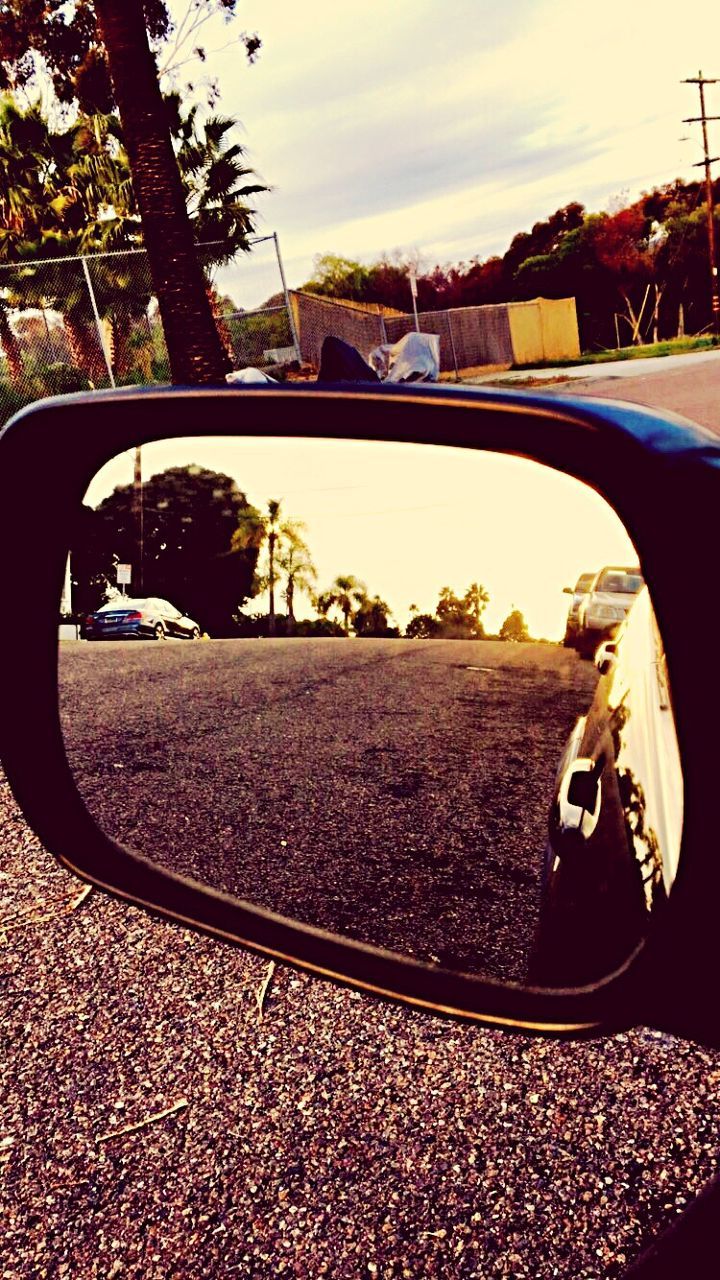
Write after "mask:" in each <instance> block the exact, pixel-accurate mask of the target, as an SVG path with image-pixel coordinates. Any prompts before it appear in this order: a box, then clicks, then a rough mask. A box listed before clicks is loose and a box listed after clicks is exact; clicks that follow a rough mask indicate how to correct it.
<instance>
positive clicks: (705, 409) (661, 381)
mask: <svg viewBox="0 0 720 1280" xmlns="http://www.w3.org/2000/svg"><path fill="white" fill-rule="evenodd" d="M499 376H500V379H501V381H502V382H503V383H504V384H505V383H507V382H508V381H509V380H511V379H512V380H513V381H517V382H518V384H519V385H522V383H523V381H527V378H528V377H530V378H532V380H533V383H536V384H537V389H538V390H543V389H546V390H547V391H549V392H551V393H552V394H554V395H559V396H562V395H582V396H600V397H601V398H603V399H606V400H631V401H633V402H635V403H636V404H645V405H649V406H650V407H651V408H654V409H669V410H671V411H672V412H673V413H679V414H682V416H683V417H686V418H689V419H690V420H691V421H692V422H697V423H699V424H700V425H701V426H704V427H709V428H710V430H711V431H715V432H720V351H712V352H700V353H698V354H693V353H692V352H690V353H688V354H687V355H682V356H666V357H662V358H660V357H659V358H656V359H649V360H625V361H618V362H617V363H616V364H597V365H577V366H575V367H573V368H572V369H562V368H558V369H543V370H540V369H538V370H534V371H533V372H532V373H531V374H529V375H528V374H523V371H522V370H518V371H517V373H515V374H512V375H509V374H503V375H499ZM560 379H562V381H560ZM546 380H547V387H546V388H544V387H543V382H545V381H546ZM490 382H491V379H490V378H488V379H484V383H485V384H486V385H487V384H489V383H490Z"/></svg>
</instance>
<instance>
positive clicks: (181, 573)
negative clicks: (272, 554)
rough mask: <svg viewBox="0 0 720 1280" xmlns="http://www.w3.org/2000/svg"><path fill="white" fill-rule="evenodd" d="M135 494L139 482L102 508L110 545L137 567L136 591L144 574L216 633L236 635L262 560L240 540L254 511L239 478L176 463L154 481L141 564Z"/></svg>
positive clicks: (146, 505)
mask: <svg viewBox="0 0 720 1280" xmlns="http://www.w3.org/2000/svg"><path fill="white" fill-rule="evenodd" d="M133 498H134V489H133V485H132V484H128V485H123V486H120V487H118V488H117V489H115V490H114V492H113V493H112V494H110V495H109V496H108V497H107V498H105V499H104V500H103V501H102V502H101V503H100V504H99V506H98V507H97V508H96V512H97V517H98V519H99V520H100V521H101V523H102V525H103V527H104V531H105V538H106V546H107V548H108V551H109V552H110V553H111V554H114V555H115V556H116V557H117V559H118V560H119V561H120V562H121V563H123V564H131V565H132V566H133V583H132V587H131V590H132V591H135V592H137V591H138V583H139V580H140V577H141V581H142V592H143V594H144V595H146V596H149V595H152V596H161V597H165V598H167V599H169V600H170V601H171V602H172V603H173V604H175V605H177V606H178V608H180V609H183V610H184V611H185V612H186V613H187V614H189V615H190V617H192V618H195V619H196V620H197V621H198V622H199V623H200V625H201V627H202V628H203V630H205V631H208V632H209V633H210V635H213V636H221V635H229V634H232V633H233V629H234V628H233V621H232V619H233V614H234V613H235V612H237V610H238V609H239V608H240V607H241V605H242V603H243V602H244V601H245V600H246V599H247V598H248V597H249V596H250V595H251V594H252V588H253V576H254V573H255V566H256V563H257V547H256V546H255V545H253V544H252V542H250V541H247V542H246V544H245V545H244V546H242V547H239V546H236V545H234V543H233V534H234V533H235V530H236V529H237V527H238V525H239V524H240V522H242V521H244V520H246V519H247V518H248V515H249V514H251V513H252V511H253V510H254V508H252V507H251V506H250V504H249V503H248V501H247V498H246V497H245V494H244V493H243V492H242V491H241V489H240V488H239V487H238V485H237V483H236V481H235V480H233V479H232V478H231V477H230V476H227V475H223V474H222V473H219V472H216V471H210V470H207V469H206V468H204V467H199V466H187V467H171V468H169V469H168V470H166V471H162V472H160V473H159V474H157V475H154V476H152V477H151V478H150V479H149V480H147V481H146V482H145V483H144V484H143V486H142V511H143V544H142V561H141V564H139V563H138V557H139V549H138V545H137V527H136V518H135V508H134V505H133ZM140 569H141V575H140V573H139V572H138V571H139V570H140Z"/></svg>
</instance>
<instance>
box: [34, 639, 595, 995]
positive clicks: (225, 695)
mask: <svg viewBox="0 0 720 1280" xmlns="http://www.w3.org/2000/svg"><path fill="white" fill-rule="evenodd" d="M596 683H597V672H596V671H595V669H594V667H593V666H592V664H590V663H586V662H581V661H580V660H579V658H578V656H577V654H576V653H575V652H573V651H572V650H568V649H564V648H562V647H561V646H559V645H553V644H503V643H500V642H497V641H496V642H492V641H468V642H458V641H417V640H362V641H351V640H344V639H336V640H333V639H316V640H308V639H301V640H288V639H284V640H283V639H277V640H272V641H270V640H235V641H233V640H227V641H209V642H206V643H203V644H187V643H185V644H183V643H182V642H178V643H177V644H167V643H166V644H164V645H158V644H156V643H153V642H150V641H148V642H141V643H139V644H127V643H122V642H110V643H103V644H88V643H82V642H80V643H78V644H70V645H63V646H62V649H61V661H60V689H61V714H62V721H63V729H64V734H65V741H66V746H67V750H68V757H69V760H70V763H71V766H72V767H73V770H74V773H75V776H76V780H77V782H78V785H79V787H80V791H81V793H82V794H83V797H84V798H85V801H86V803H87V805H88V808H89V809H90V811H91V812H92V813H93V815H94V816H95V817H96V819H97V821H98V822H99V824H100V825H101V826H102V827H103V828H104V829H105V830H107V831H108V832H109V833H110V834H111V835H112V836H113V837H114V838H115V839H118V840H121V841H123V842H125V843H128V844H131V845H133V846H134V847H135V848H138V849H140V851H141V852H143V853H145V854H146V856H148V857H150V858H152V859H154V860H157V861H158V862H160V863H162V865H164V866H169V867H170V868H171V869H172V870H174V871H177V872H181V873H182V874H185V875H191V876H193V877H194V878H195V879H197V880H199V881H201V882H202V883H204V884H210V885H212V886H213V887H214V888H217V889H222V890H225V891H226V892H229V893H233V894H235V895H236V896H239V897H242V898H246V899H249V900H250V901H253V902H256V903H260V904H261V905H263V906H265V907H269V908H270V909H271V910H274V911H277V912H281V913H283V914H286V915H290V916H293V917H295V918H298V919H301V920H303V921H305V922H306V923H309V924H313V925H318V926H321V927H324V928H326V929H329V930H331V931H336V932H340V933H349V934H351V935H352V936H353V937H355V938H358V939H360V940H361V941H363V942H372V943H375V944H376V945H378V946H384V947H389V948H391V949H395V950H398V951H401V952H403V953H405V954H413V955H416V956H419V957H421V958H422V959H425V960H428V961H431V962H442V963H444V964H446V965H449V966H451V967H455V968H460V969H467V970H470V971H472V972H483V973H487V974H492V975H493V976H496V977H504V978H508V979H515V980H518V981H522V980H523V979H524V978H525V976H526V968H527V961H528V958H529V954H530V950H531V947H532V942H533V938H534V935H535V930H536V925H537V919H538V906H539V891H540V873H541V868H542V863H543V857H544V852H545V847H546V839H547V823H548V814H549V809H550V803H551V800H552V795H553V789H554V784H555V775H556V772H557V768H558V764H559V761H560V757H561V754H562V751H563V749H564V746H565V743H566V741H567V738H568V735H569V733H570V731H571V729H572V728H573V726H574V724H575V721H576V720H577V717H578V716H579V715H581V714H583V713H584V712H585V711H587V708H588V706H589V704H590V701H591V699H592V694H593V690H594V687H595V684H596Z"/></svg>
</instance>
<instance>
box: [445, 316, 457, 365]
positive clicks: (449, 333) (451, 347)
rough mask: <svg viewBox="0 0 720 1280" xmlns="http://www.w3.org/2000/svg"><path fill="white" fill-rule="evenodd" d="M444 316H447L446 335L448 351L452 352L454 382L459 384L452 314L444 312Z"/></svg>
mask: <svg viewBox="0 0 720 1280" xmlns="http://www.w3.org/2000/svg"><path fill="white" fill-rule="evenodd" d="M445 315H446V316H447V322H448V335H449V337H450V349H451V351H452V358H453V365H454V367H455V381H456V382H459V381H460V370H459V369H458V362H457V354H456V351H455V338H454V337H453V327H452V312H451V311H446V312H445Z"/></svg>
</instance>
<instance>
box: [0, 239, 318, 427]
mask: <svg viewBox="0 0 720 1280" xmlns="http://www.w3.org/2000/svg"><path fill="white" fill-rule="evenodd" d="M253 244H255V245H260V244H266V245H267V246H268V248H269V249H270V250H271V251H272V252H273V254H276V255H277V262H276V268H275V269H276V271H277V276H276V278H277V281H278V292H277V294H276V295H274V296H273V298H272V305H271V306H266V307H264V308H261V309H257V310H253V311H242V310H239V309H238V307H237V304H236V303H235V302H234V301H233V299H232V298H230V297H228V296H223V294H222V293H221V292H220V291H219V289H218V288H217V287H216V285H215V277H216V265H217V264H218V262H223V263H224V265H226V263H225V256H224V254H223V246H222V245H221V244H215V243H213V244H207V245H200V246H198V256H199V259H200V263H201V265H202V267H203V270H204V273H205V277H206V280H207V292H208V298H209V300H210V304H211V306H212V309H213V313H214V315H215V320H216V324H217V328H218V333H219V336H220V339H221V341H222V343H223V345H224V346H225V349H226V351H227V353H228V356H229V359H230V362H231V365H232V367H233V368H242V367H244V366H245V365H248V364H252V365H259V366H260V367H265V368H267V369H268V371H269V372H272V368H273V367H277V366H278V364H282V363H286V362H288V361H291V360H295V359H297V358H298V351H297V347H296V343H295V337H294V332H293V322H292V317H291V315H290V311H289V306H288V300H287V293H286V291H285V288H284V279H283V275H282V264H281V261H280V255H279V248H278V244H277V237H276V236H274V235H273V236H266V237H261V238H258V239H257V240H255V241H254V242H253ZM273 245H274V248H273ZM169 381H170V366H169V361H168V355H167V349H166V347H165V339H164V336H163V328H162V322H161V319H160V312H159V309H158V304H157V299H156V297H155V293H154V289H153V284H152V277H151V272H150V264H149V262H148V256H147V253H146V251H145V250H144V249H129V250H120V251H116V252H111V253H101V254H88V255H86V256H83V257H65V258H42V259H35V260H32V261H29V260H26V261H22V262H16V263H6V264H1V265H0V424H2V423H3V422H5V421H7V419H8V418H9V417H10V416H11V415H12V414H13V413H14V412H15V411H16V410H17V409H19V408H21V406H22V405H24V404H29V403H30V402H31V401H33V400H38V399H40V398H42V397H43V396H50V395H62V394H64V393H66V392H69V391H84V390H92V389H99V388H103V387H114V386H132V385H145V384H147V383H164V382H169Z"/></svg>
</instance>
